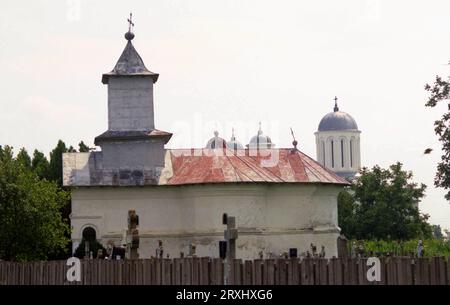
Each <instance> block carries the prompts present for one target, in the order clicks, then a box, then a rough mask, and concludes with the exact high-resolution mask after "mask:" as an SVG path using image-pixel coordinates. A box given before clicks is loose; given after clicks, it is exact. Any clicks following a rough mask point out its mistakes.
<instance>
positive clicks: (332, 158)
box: [331, 140, 334, 168]
mask: <svg viewBox="0 0 450 305" xmlns="http://www.w3.org/2000/svg"><path fill="white" fill-rule="evenodd" d="M331 167H332V168H334V141H333V140H331Z"/></svg>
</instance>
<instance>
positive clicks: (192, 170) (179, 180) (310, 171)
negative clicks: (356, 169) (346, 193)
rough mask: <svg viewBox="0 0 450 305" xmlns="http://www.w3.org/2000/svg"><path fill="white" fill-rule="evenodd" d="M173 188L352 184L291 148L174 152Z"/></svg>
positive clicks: (172, 153)
mask: <svg viewBox="0 0 450 305" xmlns="http://www.w3.org/2000/svg"><path fill="white" fill-rule="evenodd" d="M170 158H171V163H172V171H173V175H172V177H170V178H169V179H168V180H167V184H169V185H180V184H198V183H230V182H235V183H236V182H267V183H332V184H349V183H348V181H347V180H345V179H343V178H341V177H339V176H338V175H336V174H335V173H334V172H332V171H330V170H328V169H326V168H325V167H323V166H322V165H320V164H319V163H318V162H316V161H315V160H313V159H312V158H310V157H309V156H307V155H305V154H304V153H302V152H300V151H298V150H293V149H291V148H278V149H269V150H264V151H260V153H258V151H256V150H254V151H252V150H248V149H247V150H234V151H233V150H229V149H227V150H222V149H221V150H217V149H215V150H211V149H186V150H182V149H171V150H170Z"/></svg>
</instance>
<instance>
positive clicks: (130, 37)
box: [125, 13, 134, 41]
mask: <svg viewBox="0 0 450 305" xmlns="http://www.w3.org/2000/svg"><path fill="white" fill-rule="evenodd" d="M132 18H133V14H132V13H130V18H128V19H127V21H128V32H126V33H125V39H126V40H128V41H130V40H133V38H134V34H133V32H132V31H131V28H132V27H134V23H133V19H132Z"/></svg>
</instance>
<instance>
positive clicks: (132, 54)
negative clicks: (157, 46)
mask: <svg viewBox="0 0 450 305" xmlns="http://www.w3.org/2000/svg"><path fill="white" fill-rule="evenodd" d="M133 38H134V34H133V33H132V32H131V28H130V30H129V31H128V32H127V33H125V39H126V40H128V42H127V45H126V46H125V49H124V50H123V52H122V55H120V57H119V60H118V61H117V63H116V66H115V67H114V69H113V70H112V71H111V72H109V73H105V74H103V76H102V83H103V84H107V83H108V81H109V77H110V76H122V75H126V76H133V75H136V76H150V77H151V78H152V79H153V83H156V81H157V80H158V76H159V74H157V73H153V72H151V71H149V70H148V69H147V68H146V67H145V65H144V61H143V60H142V58H141V56H140V55H139V54H138V52H137V51H136V49H135V48H134V46H133V44H132V43H131V40H133Z"/></svg>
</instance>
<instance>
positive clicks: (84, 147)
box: [78, 141, 89, 152]
mask: <svg viewBox="0 0 450 305" xmlns="http://www.w3.org/2000/svg"><path fill="white" fill-rule="evenodd" d="M78 148H79V152H89V146H87V145H86V144H84V142H83V141H81V142H80V143H78Z"/></svg>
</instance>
